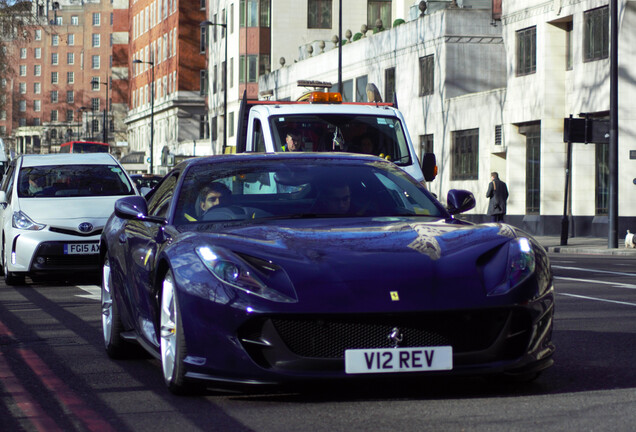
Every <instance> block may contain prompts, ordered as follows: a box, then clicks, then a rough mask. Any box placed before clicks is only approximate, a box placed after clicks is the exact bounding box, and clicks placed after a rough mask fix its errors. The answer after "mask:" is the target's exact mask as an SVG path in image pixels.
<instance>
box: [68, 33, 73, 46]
mask: <svg viewBox="0 0 636 432" xmlns="http://www.w3.org/2000/svg"><path fill="white" fill-rule="evenodd" d="M66 41H67V43H68V45H69V46H73V45H75V35H74V34H73V33H70V34H68V35H67V36H66Z"/></svg>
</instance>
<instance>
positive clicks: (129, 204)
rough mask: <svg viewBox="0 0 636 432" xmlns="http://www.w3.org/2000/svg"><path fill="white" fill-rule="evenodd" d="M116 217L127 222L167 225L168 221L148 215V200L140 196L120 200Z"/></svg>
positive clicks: (116, 204) (116, 207)
mask: <svg viewBox="0 0 636 432" xmlns="http://www.w3.org/2000/svg"><path fill="white" fill-rule="evenodd" d="M115 216H117V217H118V218H121V219H126V220H137V221H142V222H153V223H158V224H161V225H165V224H166V223H167V222H166V219H165V218H162V217H157V216H150V215H148V204H147V203H146V199H145V198H143V197H140V196H130V197H125V198H121V199H118V200H117V201H116V202H115Z"/></svg>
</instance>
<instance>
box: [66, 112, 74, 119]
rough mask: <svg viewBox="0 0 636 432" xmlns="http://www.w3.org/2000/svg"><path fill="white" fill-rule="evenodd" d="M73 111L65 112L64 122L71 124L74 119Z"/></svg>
mask: <svg viewBox="0 0 636 432" xmlns="http://www.w3.org/2000/svg"><path fill="white" fill-rule="evenodd" d="M74 112H75V111H73V110H66V121H68V122H71V121H73V117H74V114H73V113H74Z"/></svg>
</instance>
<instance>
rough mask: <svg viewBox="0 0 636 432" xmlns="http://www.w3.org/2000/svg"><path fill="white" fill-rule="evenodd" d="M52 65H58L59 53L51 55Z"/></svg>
mask: <svg viewBox="0 0 636 432" xmlns="http://www.w3.org/2000/svg"><path fill="white" fill-rule="evenodd" d="M51 64H52V65H57V64H58V60H57V53H51Z"/></svg>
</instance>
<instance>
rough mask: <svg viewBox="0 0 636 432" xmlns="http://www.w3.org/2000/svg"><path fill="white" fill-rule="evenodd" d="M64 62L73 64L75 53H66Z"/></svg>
mask: <svg viewBox="0 0 636 432" xmlns="http://www.w3.org/2000/svg"><path fill="white" fill-rule="evenodd" d="M66 63H67V64H70V65H72V64H75V54H74V53H66Z"/></svg>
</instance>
